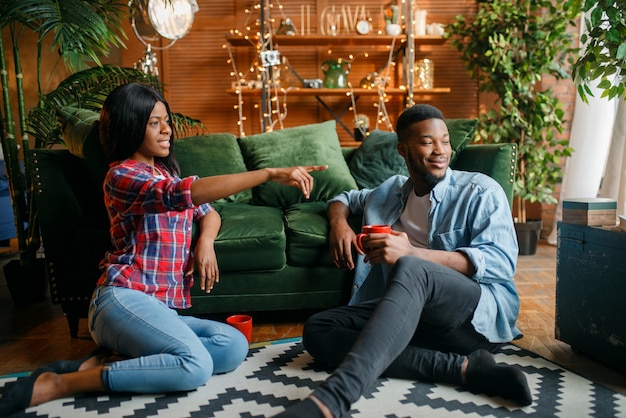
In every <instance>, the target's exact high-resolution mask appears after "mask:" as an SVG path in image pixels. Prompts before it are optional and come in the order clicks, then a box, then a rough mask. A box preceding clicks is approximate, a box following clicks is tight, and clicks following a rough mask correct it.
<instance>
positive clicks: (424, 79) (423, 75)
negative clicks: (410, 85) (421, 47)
mask: <svg viewBox="0 0 626 418" xmlns="http://www.w3.org/2000/svg"><path fill="white" fill-rule="evenodd" d="M414 72H415V80H414V86H415V88H416V89H417V90H428V89H432V88H434V87H435V63H434V62H433V61H432V60H429V59H428V58H424V59H421V60H417V61H415V69H414Z"/></svg>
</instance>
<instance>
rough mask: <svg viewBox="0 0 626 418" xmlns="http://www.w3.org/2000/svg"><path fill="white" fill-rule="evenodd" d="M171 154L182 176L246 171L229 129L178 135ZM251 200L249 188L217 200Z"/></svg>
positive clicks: (235, 140) (242, 201) (243, 201)
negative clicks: (189, 135)
mask: <svg viewBox="0 0 626 418" xmlns="http://www.w3.org/2000/svg"><path fill="white" fill-rule="evenodd" d="M174 155H175V156H176V159H177V160H178V162H179V163H180V172H181V176H183V177H187V176H191V175H197V176H200V177H207V176H215V175H218V174H233V173H241V172H243V171H246V164H245V163H244V161H243V156H242V155H241V150H240V149H239V144H238V143H237V137H236V136H235V135H233V134H230V133H216V134H210V135H199V136H192V137H186V138H180V139H177V140H176V141H175V142H174ZM251 200H252V191H251V190H250V189H247V190H244V191H242V192H239V193H235V194H233V195H231V196H229V197H226V198H224V199H220V200H218V202H219V201H223V202H240V203H247V202H250V201H251Z"/></svg>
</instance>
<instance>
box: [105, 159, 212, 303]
mask: <svg viewBox="0 0 626 418" xmlns="http://www.w3.org/2000/svg"><path fill="white" fill-rule="evenodd" d="M157 167H158V168H159V169H160V170H161V172H163V173H164V174H165V177H157V176H155V175H154V174H153V172H152V167H151V166H149V165H147V164H145V163H141V162H138V161H134V160H125V161H122V162H119V163H114V164H111V168H110V169H109V172H108V173H107V176H106V178H105V180H104V203H105V205H106V208H107V211H108V212H109V219H110V220H111V241H112V243H113V246H114V250H113V251H109V252H107V253H106V254H105V257H104V260H103V261H102V262H101V265H100V266H101V268H102V269H103V271H104V273H103V275H102V277H100V279H99V280H98V285H105V286H106V285H109V286H121V287H127V288H129V289H136V290H139V291H141V292H144V293H147V294H148V295H152V296H154V297H156V298H157V299H159V300H161V301H163V302H164V303H165V304H167V305H168V306H170V307H172V308H188V307H190V306H191V296H190V289H191V287H192V286H193V277H186V276H185V274H184V271H185V268H186V267H187V264H188V263H189V262H190V255H191V228H192V224H193V221H194V220H199V219H201V218H202V217H203V216H204V215H206V214H207V213H209V212H210V211H211V210H213V209H212V207H211V205H209V204H203V205H200V206H194V204H193V203H192V201H191V183H192V182H193V181H194V180H196V179H197V177H196V176H192V177H186V178H184V179H180V178H179V177H173V176H171V175H170V174H169V173H168V171H167V170H166V169H165V168H164V167H163V166H160V165H158V166H157Z"/></svg>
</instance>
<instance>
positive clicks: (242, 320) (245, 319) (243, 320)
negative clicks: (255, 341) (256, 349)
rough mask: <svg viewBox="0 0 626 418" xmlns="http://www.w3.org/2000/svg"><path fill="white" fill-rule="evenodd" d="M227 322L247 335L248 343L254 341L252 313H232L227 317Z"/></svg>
mask: <svg viewBox="0 0 626 418" xmlns="http://www.w3.org/2000/svg"><path fill="white" fill-rule="evenodd" d="M226 323H227V324H228V325H230V326H232V327H235V328H237V329H238V330H239V331H240V332H241V333H242V334H243V335H245V337H246V339H247V340H248V344H250V343H251V342H252V317H251V316H250V315H231V316H229V317H228V318H226Z"/></svg>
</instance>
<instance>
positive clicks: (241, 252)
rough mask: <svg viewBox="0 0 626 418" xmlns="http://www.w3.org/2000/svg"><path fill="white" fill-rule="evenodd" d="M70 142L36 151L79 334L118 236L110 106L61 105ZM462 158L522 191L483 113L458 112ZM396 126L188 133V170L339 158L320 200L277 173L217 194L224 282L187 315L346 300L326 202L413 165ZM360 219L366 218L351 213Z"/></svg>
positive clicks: (511, 150) (51, 243) (47, 233)
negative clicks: (101, 126) (110, 184)
mask: <svg viewBox="0 0 626 418" xmlns="http://www.w3.org/2000/svg"><path fill="white" fill-rule="evenodd" d="M58 119H59V123H60V127H61V130H62V133H63V140H64V143H65V144H66V146H67V149H65V148H63V149H52V150H50V149H47V150H33V151H32V152H31V155H32V161H33V164H32V166H33V168H32V170H33V172H32V175H33V178H34V179H35V181H34V183H35V187H36V190H35V199H36V205H37V208H38V211H39V216H40V224H41V233H42V241H43V246H44V248H43V250H44V254H45V259H46V265H47V274H48V280H49V284H50V294H51V297H52V300H53V302H54V303H57V304H60V305H61V307H62V309H63V312H64V313H65V314H66V316H67V319H68V324H69V328H70V335H71V336H73V337H75V336H76V335H77V330H78V322H79V318H81V317H85V316H86V313H87V306H88V302H89V299H90V296H91V292H92V290H93V288H94V284H95V282H96V280H97V279H98V277H99V275H100V272H99V269H98V263H99V261H100V260H101V259H102V256H103V254H104V252H105V251H106V250H107V249H108V248H109V247H110V242H109V237H108V218H107V214H106V211H105V209H104V207H103V198H102V179H103V178H104V174H105V172H106V170H107V164H106V162H105V159H104V157H103V154H102V152H101V150H100V146H99V144H98V139H97V123H98V114H97V113H95V112H91V111H85V110H81V109H74V108H64V109H61V110H59V114H58ZM448 122H449V128H450V132H451V142H452V144H453V148H454V167H455V168H459V169H465V170H472V171H481V172H484V173H486V174H488V175H490V176H492V177H493V178H495V179H496V180H497V181H498V182H500V184H501V185H502V186H503V188H504V189H505V191H506V192H507V194H508V196H509V198H510V199H511V198H512V181H513V170H514V168H513V167H514V161H515V152H516V150H515V147H514V145H511V144H498V145H470V146H466V145H467V144H468V142H469V140H470V138H471V135H472V132H473V129H474V124H475V122H474V121H473V120H464V119H459V120H451V121H448ZM396 143H397V138H396V136H395V133H392V132H386V131H378V130H377V131H374V132H372V133H371V135H370V136H369V137H367V138H366V139H365V141H364V142H363V143H362V145H361V146H360V147H358V148H341V147H340V143H339V140H338V137H337V132H336V126H335V121H328V122H322V123H316V124H311V125H305V126H299V127H294V128H286V129H283V130H280V131H273V132H267V133H262V134H257V135H251V136H247V137H244V138H237V137H236V136H235V135H232V134H228V133H218V134H209V135H203V136H197V137H189V138H180V139H176V141H175V144H174V147H173V149H174V152H175V154H176V156H177V159H178V160H179V162H180V164H181V169H182V174H183V176H187V175H192V174H196V175H200V176H208V175H215V174H224V173H234V172H240V171H244V170H250V169H257V168H262V167H268V166H291V165H300V164H328V165H329V169H328V170H326V171H320V172H315V173H313V176H314V177H315V187H314V190H313V193H312V195H311V198H310V199H309V200H308V201H305V199H304V198H303V197H302V195H301V194H300V192H299V191H298V190H297V189H295V188H291V187H286V186H281V185H278V184H275V183H266V184H264V185H261V186H259V187H256V188H254V189H253V190H247V191H244V192H241V193H237V194H235V195H233V196H229V197H228V198H225V199H221V200H219V201H216V202H214V203H213V205H214V207H215V208H216V209H217V211H218V212H219V213H220V215H221V218H222V227H221V230H220V233H219V235H218V237H217V240H216V243H215V247H216V253H217V257H218V263H219V267H220V282H219V283H218V284H217V285H216V286H215V287H214V289H213V290H212V291H211V293H210V294H206V293H204V292H201V291H200V290H199V288H198V286H194V288H193V289H192V303H193V307H192V308H190V309H188V310H185V311H184V312H183V313H185V314H195V315H203V314H216V313H229V312H246V311H249V312H254V311H268V310H270V311H279V310H285V311H286V310H294V309H325V308H329V307H333V306H338V305H341V304H344V303H346V301H347V299H348V297H349V294H350V288H351V284H352V272H350V271H346V270H340V269H337V268H336V267H335V266H334V265H333V264H332V262H331V259H330V255H329V251H328V244H327V234H328V222H327V220H326V216H325V209H326V201H327V200H328V199H329V198H331V197H333V196H334V195H336V194H337V193H339V192H341V191H343V190H349V189H357V188H361V187H371V186H375V185H376V184H379V183H380V182H382V181H383V180H384V179H386V178H387V177H389V176H390V175H392V174H395V173H404V174H406V167H405V165H404V162H403V161H402V160H401V158H400V157H399V156H398V155H397V153H396V151H395V147H396ZM350 221H351V224H352V226H353V228H354V229H355V230H358V229H359V228H360V219H359V218H356V217H355V218H354V219H351V220H350Z"/></svg>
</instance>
